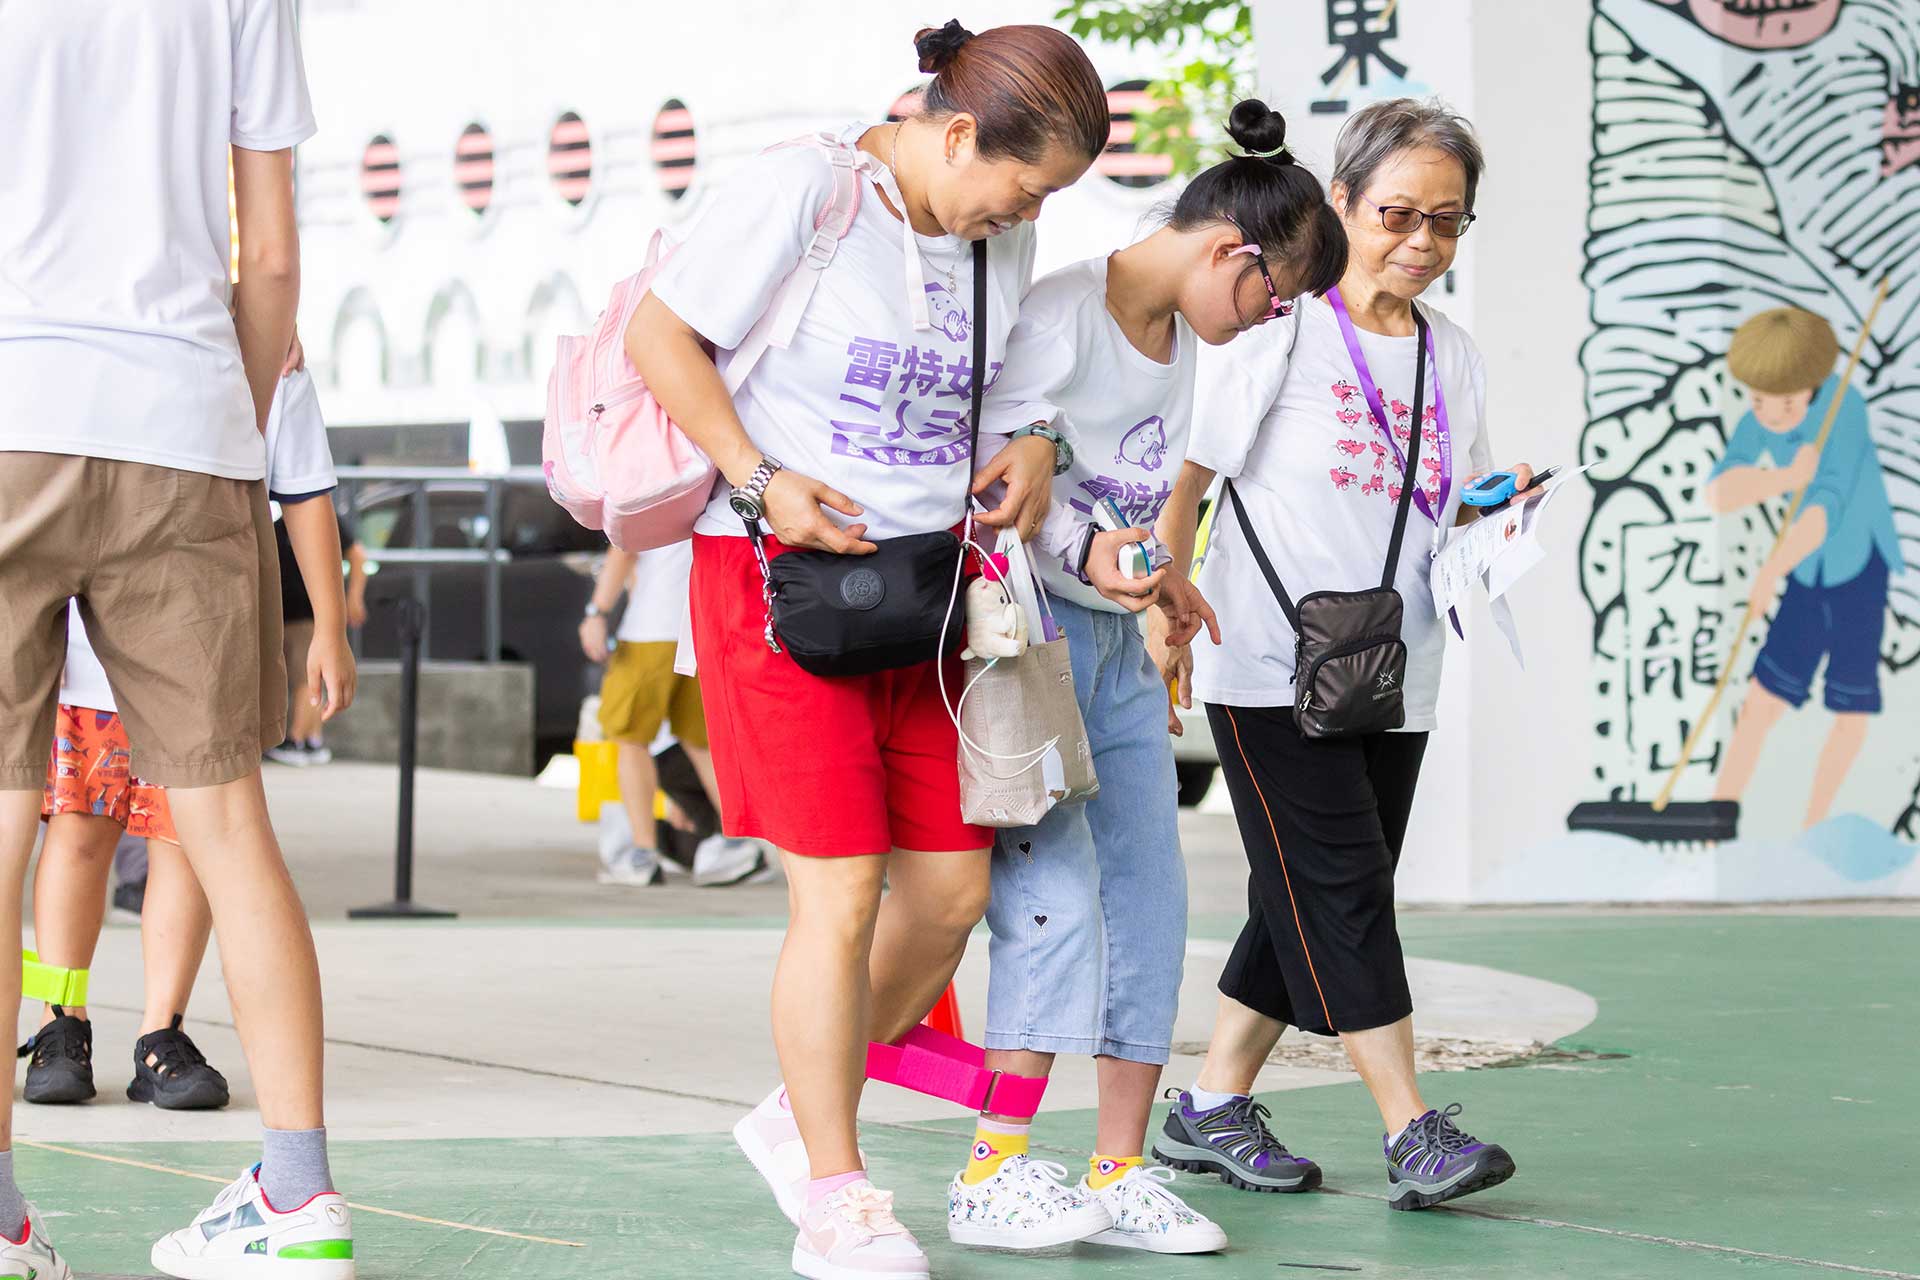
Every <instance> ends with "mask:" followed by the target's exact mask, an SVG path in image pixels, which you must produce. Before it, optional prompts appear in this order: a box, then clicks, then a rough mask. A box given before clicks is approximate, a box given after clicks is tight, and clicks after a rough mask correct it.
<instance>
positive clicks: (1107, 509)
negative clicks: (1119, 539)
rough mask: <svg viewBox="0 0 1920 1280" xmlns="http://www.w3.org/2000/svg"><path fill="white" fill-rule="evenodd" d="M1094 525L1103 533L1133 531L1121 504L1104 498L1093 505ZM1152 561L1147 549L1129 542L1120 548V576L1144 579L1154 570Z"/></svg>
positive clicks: (1136, 543)
mask: <svg viewBox="0 0 1920 1280" xmlns="http://www.w3.org/2000/svg"><path fill="white" fill-rule="evenodd" d="M1093 523H1094V527H1096V528H1098V529H1099V530H1100V531H1101V532H1103V533H1117V532H1119V531H1120V530H1122V529H1131V528H1132V527H1133V526H1132V525H1130V524H1128V523H1127V518H1126V517H1125V516H1124V515H1122V514H1121V513H1120V504H1119V503H1117V502H1115V501H1114V500H1113V499H1112V498H1102V499H1100V500H1099V501H1098V502H1096V503H1094V504H1093ZM1154 567H1155V566H1154V565H1153V563H1152V560H1151V559H1150V558H1149V556H1148V552H1147V550H1146V548H1145V547H1144V546H1143V545H1142V544H1140V543H1138V542H1129V543H1128V544H1127V545H1126V546H1124V547H1122V548H1120V574H1121V576H1122V577H1125V578H1144V577H1146V576H1147V575H1148V574H1150V573H1152V572H1153V570H1154Z"/></svg>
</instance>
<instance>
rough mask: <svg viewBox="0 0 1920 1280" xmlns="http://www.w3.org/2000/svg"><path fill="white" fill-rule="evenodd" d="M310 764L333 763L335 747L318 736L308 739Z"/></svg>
mask: <svg viewBox="0 0 1920 1280" xmlns="http://www.w3.org/2000/svg"><path fill="white" fill-rule="evenodd" d="M307 763H308V764H332V763H333V748H332V747H329V746H328V745H327V744H326V743H324V742H322V741H321V740H320V739H318V738H309V739H307Z"/></svg>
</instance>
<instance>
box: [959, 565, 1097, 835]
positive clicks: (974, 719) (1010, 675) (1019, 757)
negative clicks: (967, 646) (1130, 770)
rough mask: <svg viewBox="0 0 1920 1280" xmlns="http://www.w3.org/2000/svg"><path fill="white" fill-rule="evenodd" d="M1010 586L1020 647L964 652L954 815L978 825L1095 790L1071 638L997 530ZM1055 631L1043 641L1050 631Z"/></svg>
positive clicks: (1020, 817)
mask: <svg viewBox="0 0 1920 1280" xmlns="http://www.w3.org/2000/svg"><path fill="white" fill-rule="evenodd" d="M999 549H1000V552H1001V553H1002V554H1003V555H1005V556H1006V557H1007V561H1008V564H1009V565H1010V566H1011V569H1010V572H1009V578H1010V581H1009V583H1008V585H1009V587H1010V588H1011V589H1012V595H1013V597H1014V599H1015V600H1016V601H1018V602H1019V603H1020V605H1021V607H1022V608H1023V609H1025V610H1026V612H1027V628H1028V631H1027V634H1028V635H1029V636H1031V637H1032V641H1031V642H1030V643H1029V644H1028V646H1027V649H1026V652H1024V653H1022V654H1021V655H1020V656H1019V657H1017V658H998V659H987V658H969V659H968V660H967V663H966V684H965V685H964V686H963V689H962V692H961V695H960V705H959V721H960V813H961V816H962V818H964V819H965V820H966V821H967V822H970V823H973V824H974V825H976V826H982V827H1030V826H1032V825H1034V824H1035V823H1037V822H1039V821H1040V819H1041V818H1043V817H1045V816H1046V815H1047V814H1048V813H1049V812H1051V811H1052V809H1053V808H1054V806H1056V805H1062V804H1075V803H1078V802H1080V801H1082V800H1085V799H1086V798H1087V797H1089V796H1091V795H1093V794H1094V793H1095V792H1096V791H1098V790H1099V789H1100V782H1099V779H1097V778H1096V777H1095V776H1094V772H1093V746H1092V744H1091V743H1089V742H1088V741H1087V726H1086V723H1085V722H1084V721H1083V720H1082V719H1081V718H1080V703H1079V700H1078V699H1077V698H1076V697H1075V696H1074V691H1073V661H1072V658H1071V657H1070V656H1069V654H1068V651H1067V640H1066V637H1065V636H1062V635H1060V633H1059V628H1058V627H1057V626H1056V625H1055V624H1054V622H1053V612H1052V610H1051V609H1049V608H1048V607H1047V597H1046V591H1045V589H1044V588H1042V587H1041V586H1040V583H1039V580H1038V578H1037V577H1036V576H1035V574H1034V572H1033V562H1032V561H1031V560H1030V559H1029V558H1028V556H1027V549H1026V546H1025V544H1024V543H1022V542H1021V541H1020V539H1019V538H1018V537H1017V536H1015V535H1013V534H1011V533H1009V532H1003V533H1002V534H1001V538H1000V547H999ZM1050 635H1051V636H1058V637H1059V638H1057V639H1053V640H1048V639H1046V637H1047V636H1050Z"/></svg>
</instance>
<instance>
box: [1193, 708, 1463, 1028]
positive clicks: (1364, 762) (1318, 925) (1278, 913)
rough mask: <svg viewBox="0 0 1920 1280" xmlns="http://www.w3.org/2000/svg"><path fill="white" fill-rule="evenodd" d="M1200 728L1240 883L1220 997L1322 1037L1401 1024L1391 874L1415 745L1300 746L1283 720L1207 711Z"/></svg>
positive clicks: (1402, 962)
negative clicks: (1227, 804) (1216, 766)
mask: <svg viewBox="0 0 1920 1280" xmlns="http://www.w3.org/2000/svg"><path fill="white" fill-rule="evenodd" d="M1207 720H1208V723H1209V724H1210V725H1211V726H1212V728H1213V740H1214V742H1215V743H1216V744H1218V746H1219V754H1220V769H1221V772H1222V773H1224V774H1225V775H1226V779H1227V789H1228V791H1229V793H1230V794H1231V795H1232V797H1233V812H1234V816H1235V818H1236V819H1237V820H1238V822H1239V826H1240V840H1241V843H1242V844H1243V845H1244V846H1245V848H1246V851H1247V864H1248V867H1249V870H1250V873H1251V874H1249V876H1248V877H1247V924H1246V927H1245V928H1244V929H1242V930H1241V931H1240V938H1239V941H1237V942H1236V943H1235V944H1234V948H1233V954H1232V955H1231V956H1230V957H1229V958H1228V960H1227V965H1226V969H1225V971H1224V972H1222V973H1221V975H1220V991H1221V994H1223V995H1226V996H1229V997H1231V998H1232V999H1234V1000H1238V1001H1239V1002H1240V1003H1241V1004H1244V1005H1246V1006H1247V1007H1248V1008H1250V1009H1252V1010H1254V1011H1255V1012H1257V1013H1262V1014H1265V1015H1266V1016H1267V1017H1269V1018H1274V1019H1277V1020H1278V1021H1280V1022H1284V1023H1287V1024H1289V1025H1290V1026H1295V1027H1299V1028H1301V1029H1302V1030H1304V1031H1312V1032H1317V1033H1318V1034H1321V1035H1333V1034H1336V1033H1338V1032H1341V1031H1365V1030H1367V1029H1369V1028H1371V1027H1384V1026H1388V1025H1391V1024H1392V1023H1395V1022H1398V1021H1400V1019H1402V1018H1404V1017H1406V1016H1408V1015H1409V1014H1411V1013H1412V1012H1413V997H1412V995H1411V994H1410V993H1409V992H1408V990H1407V965H1406V959H1405V957H1404V956H1403V955H1402V954H1401V951H1400V933H1399V930H1398V929H1397V928H1396V927H1395V925H1394V917H1393V873H1394V870H1395V868H1396V867H1398V866H1399V864H1400V848H1401V845H1402V843H1403V842H1404V840H1405V839H1406V834H1407V820H1408V818H1409V816H1410V815H1411V813H1412V811H1413V792H1414V787H1415V785H1416V784H1417V783H1418V781H1419V779H1420V761H1421V758H1422V757H1423V756H1424V755H1425V754H1426V749H1427V735H1426V734H1424V733H1373V734H1366V735H1363V736H1360V737H1354V738H1336V739H1321V740H1317V741H1316V740H1309V739H1307V738H1303V737H1301V736H1300V732H1299V730H1298V729H1296V728H1295V727H1294V719H1293V709H1292V708H1291V707H1223V706H1214V705H1212V704H1209V705H1208V706H1207Z"/></svg>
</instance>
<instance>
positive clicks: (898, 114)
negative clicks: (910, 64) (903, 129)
mask: <svg viewBox="0 0 1920 1280" xmlns="http://www.w3.org/2000/svg"><path fill="white" fill-rule="evenodd" d="M926 92H927V86H926V85H924V84H920V85H915V86H914V87H913V88H911V89H909V90H907V91H906V92H905V93H903V94H901V95H900V96H899V97H897V98H895V99H894V100H893V105H892V106H891V107H888V108H887V122H888V123H889V124H891V123H893V122H894V121H897V120H905V119H906V118H907V117H908V116H911V115H918V114H919V112H920V99H921V98H923V97H925V96H926Z"/></svg>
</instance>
